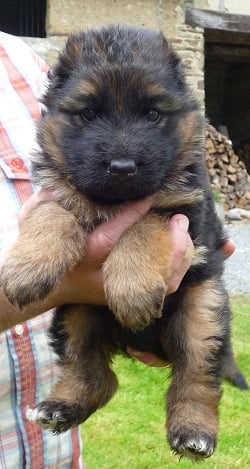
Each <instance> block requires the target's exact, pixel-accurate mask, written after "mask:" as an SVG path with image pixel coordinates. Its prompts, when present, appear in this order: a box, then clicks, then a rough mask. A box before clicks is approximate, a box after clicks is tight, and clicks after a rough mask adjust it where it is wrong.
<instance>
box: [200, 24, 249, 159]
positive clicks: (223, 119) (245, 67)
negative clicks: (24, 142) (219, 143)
mask: <svg viewBox="0 0 250 469" xmlns="http://www.w3.org/2000/svg"><path fill="white" fill-rule="evenodd" d="M249 76H250V34H247V33H240V32H238V33H237V32H233V33H232V32H231V33H228V32H223V31H215V30H209V29H206V30H205V96H206V97H205V99H206V113H207V116H208V118H209V120H210V122H211V124H212V125H214V127H216V128H217V129H218V130H220V131H221V132H222V133H228V136H229V138H230V139H231V140H232V142H233V146H234V149H235V151H236V152H238V153H240V152H241V150H242V148H245V147H247V148H248V147H249V144H250V86H249ZM225 131H226V132H225ZM242 159H243V160H244V158H242ZM245 163H246V161H245Z"/></svg>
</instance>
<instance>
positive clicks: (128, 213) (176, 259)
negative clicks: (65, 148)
mask: <svg viewBox="0 0 250 469" xmlns="http://www.w3.org/2000/svg"><path fill="white" fill-rule="evenodd" d="M51 198H54V196H53V194H50V193H48V192H46V191H40V192H38V193H36V194H34V195H33V196H32V197H31V198H30V199H29V200H28V201H27V202H26V203H25V204H24V206H23V209H22V211H21V213H20V222H22V219H23V218H24V217H25V216H27V214H28V213H29V211H30V210H32V209H33V208H34V207H35V206H36V205H37V204H38V203H40V202H42V201H44V200H48V199H51ZM152 204H153V197H148V198H146V199H144V200H142V201H138V202H131V203H129V204H127V205H126V206H125V207H124V209H123V210H121V212H120V213H119V214H117V215H116V217H114V218H113V219H111V220H109V221H108V222H105V223H103V224H101V225H99V226H98V227H97V228H96V229H95V230H94V231H93V232H92V233H91V234H90V235H89V238H88V241H87V245H86V249H85V254H84V258H83V260H82V262H81V263H80V264H79V265H78V266H77V267H76V268H75V269H74V271H72V272H68V273H67V274H66V275H65V276H64V277H63V278H62V280H61V282H60V283H59V285H58V286H57V288H56V289H55V290H54V291H53V292H52V293H51V294H50V295H51V296H52V303H54V306H57V305H60V304H64V303H89V304H91V303H92V304H105V303H106V300H105V295H104V291H103V274H102V265H103V262H104V261H105V259H106V257H107V256H108V254H109V253H110V251H111V250H112V249H113V247H114V246H115V245H116V243H117V242H118V240H119V238H120V237H121V235H122V234H123V232H124V231H125V230H126V229H128V228H130V227H131V226H132V225H133V224H134V223H136V222H137V221H138V220H139V219H140V218H141V217H143V216H144V215H145V214H146V213H147V211H148V210H150V208H151V206H152ZM188 226H189V222H188V219H187V217H186V216H185V215H181V214H177V215H174V216H173V217H172V218H171V219H170V220H169V223H168V229H169V230H170V231H171V235H172V240H173V250H172V260H171V262H170V270H171V271H172V275H171V277H170V279H169V282H168V294H170V293H174V292H175V291H176V290H177V289H178V288H179V285H180V283H181V281H182V279H183V277H184V275H185V273H186V272H187V270H188V269H189V267H190V264H191V259H192V252H193V243H192V240H191V238H190V235H189V233H188ZM222 250H223V252H224V254H225V255H226V256H230V255H232V254H233V252H234V250H235V245H234V243H233V241H232V240H225V242H224V244H223V246H222ZM83 279H84V281H83ZM127 352H128V353H129V354H130V355H131V356H132V357H133V358H136V359H137V360H140V361H142V362H143V363H145V364H147V365H149V366H166V365H167V363H166V362H164V361H162V360H160V359H159V358H158V357H156V356H155V355H153V354H151V353H148V352H145V353H144V352H139V351H137V350H134V349H132V348H130V347H127Z"/></svg>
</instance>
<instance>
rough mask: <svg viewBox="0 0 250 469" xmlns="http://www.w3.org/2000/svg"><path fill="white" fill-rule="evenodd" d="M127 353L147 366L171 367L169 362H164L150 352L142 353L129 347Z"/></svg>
mask: <svg viewBox="0 0 250 469" xmlns="http://www.w3.org/2000/svg"><path fill="white" fill-rule="evenodd" d="M126 351H127V353H128V354H129V355H130V356H131V357H132V358H134V359H135V360H138V361H140V362H142V363H144V364H145V365H147V366H151V367H164V366H168V365H169V363H168V362H166V361H164V360H162V359H161V358H159V357H157V356H156V355H154V354H153V353H150V352H141V351H139V350H135V349H133V348H132V347H128V346H127V348H126Z"/></svg>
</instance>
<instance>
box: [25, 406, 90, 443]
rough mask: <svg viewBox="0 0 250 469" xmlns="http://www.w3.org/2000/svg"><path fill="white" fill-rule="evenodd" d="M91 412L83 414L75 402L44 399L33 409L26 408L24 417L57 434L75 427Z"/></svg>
mask: <svg viewBox="0 0 250 469" xmlns="http://www.w3.org/2000/svg"><path fill="white" fill-rule="evenodd" d="M90 414H91V412H89V413H88V414H86V415H83V409H82V408H81V406H80V405H79V404H77V403H73V404H72V403H69V402H67V401H63V400H61V401H60V400H57V401H53V400H51V401H44V402H41V403H40V404H39V405H38V406H37V407H36V408H35V409H30V408H29V407H27V409H26V418H27V419H28V420H29V421H31V422H35V423H37V424H38V425H39V426H40V427H41V428H43V429H44V430H50V431H51V432H52V433H53V434H55V435H59V434H60V433H64V432H66V431H67V430H69V429H70V428H73V427H76V426H77V425H79V424H80V423H82V422H83V421H84V420H86V419H87V418H88V417H89V415H90Z"/></svg>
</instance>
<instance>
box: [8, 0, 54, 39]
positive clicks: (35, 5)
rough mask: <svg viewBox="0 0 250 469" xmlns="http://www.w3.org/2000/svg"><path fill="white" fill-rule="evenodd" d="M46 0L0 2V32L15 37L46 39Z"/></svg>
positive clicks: (9, 0)
mask: <svg viewBox="0 0 250 469" xmlns="http://www.w3.org/2000/svg"><path fill="white" fill-rule="evenodd" d="M45 18H46V0H1V2H0V30H1V31H3V32H6V33H9V34H14V35H16V36H31V37H46V30H45Z"/></svg>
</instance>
